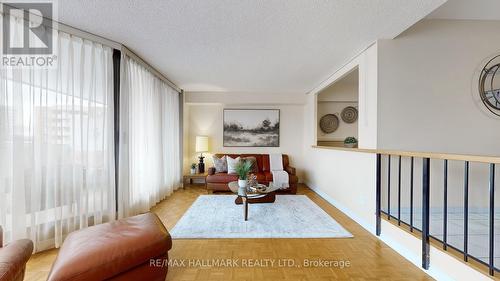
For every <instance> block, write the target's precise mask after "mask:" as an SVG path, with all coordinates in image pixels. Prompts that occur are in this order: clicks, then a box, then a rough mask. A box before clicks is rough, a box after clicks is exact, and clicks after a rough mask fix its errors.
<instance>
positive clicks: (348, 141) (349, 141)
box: [344, 137, 358, 148]
mask: <svg viewBox="0 0 500 281" xmlns="http://www.w3.org/2000/svg"><path fill="white" fill-rule="evenodd" d="M357 144H358V140H357V139H356V138H355V137H347V138H345V140H344V147H349V148H353V147H356V145H357Z"/></svg>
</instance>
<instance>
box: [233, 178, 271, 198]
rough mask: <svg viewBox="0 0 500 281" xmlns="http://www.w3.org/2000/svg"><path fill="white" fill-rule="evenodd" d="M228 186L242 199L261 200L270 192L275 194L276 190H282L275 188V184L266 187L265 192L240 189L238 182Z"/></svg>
mask: <svg viewBox="0 0 500 281" xmlns="http://www.w3.org/2000/svg"><path fill="white" fill-rule="evenodd" d="M228 186H229V189H231V191H232V192H233V193H235V194H237V195H238V196H240V197H247V198H259V197H263V196H265V195H266V194H267V193H270V192H273V191H276V190H278V189H280V188H279V187H277V186H274V185H273V182H270V183H269V186H266V189H265V190H259V191H257V190H252V189H250V188H245V187H240V186H239V185H238V182H237V181H232V182H230V183H229V184H228ZM261 186H262V184H261Z"/></svg>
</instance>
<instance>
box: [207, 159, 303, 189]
mask: <svg viewBox="0 0 500 281" xmlns="http://www.w3.org/2000/svg"><path fill="white" fill-rule="evenodd" d="M224 155H228V156H229V157H231V158H236V157H238V156H239V157H250V156H253V157H255V159H257V167H258V170H259V171H258V173H256V174H255V175H256V176H257V181H258V182H259V183H261V184H265V185H267V184H269V182H271V181H273V174H272V173H271V169H270V168H271V167H270V164H269V154H215V156H217V157H222V156H224ZM283 169H284V170H285V171H286V172H287V173H288V176H289V184H290V187H289V188H287V189H284V190H279V191H278V192H279V193H291V194H295V193H297V183H298V182H299V178H298V177H297V176H296V175H295V168H294V167H292V166H290V160H289V159H288V155H286V154H283ZM237 180H238V175H235V174H228V173H216V172H215V168H214V167H210V168H208V176H207V189H208V190H212V191H229V190H230V189H229V187H228V185H227V184H228V183H229V182H231V181H237Z"/></svg>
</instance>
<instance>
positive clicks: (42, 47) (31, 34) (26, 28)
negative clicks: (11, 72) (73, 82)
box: [1, 0, 57, 68]
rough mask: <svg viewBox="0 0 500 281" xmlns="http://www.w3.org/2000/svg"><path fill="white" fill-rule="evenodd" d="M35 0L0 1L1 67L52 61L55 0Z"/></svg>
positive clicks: (32, 64)
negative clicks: (28, 0) (26, 0)
mask: <svg viewBox="0 0 500 281" xmlns="http://www.w3.org/2000/svg"><path fill="white" fill-rule="evenodd" d="M35 1H36V0H35ZM35 1H33V0H32V2H25V1H15V0H14V1H10V2H1V8H2V29H1V30H2V58H1V66H2V67H22V68H24V67H42V68H46V67H52V66H54V65H55V63H54V60H55V59H56V57H55V55H54V53H55V52H54V45H55V44H54V42H55V35H56V34H57V32H56V31H54V29H55V26H54V25H55V18H54V16H55V13H54V3H53V1H37V2H35ZM52 19H54V21H53V20H52Z"/></svg>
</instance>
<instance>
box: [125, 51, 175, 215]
mask: <svg viewBox="0 0 500 281" xmlns="http://www.w3.org/2000/svg"><path fill="white" fill-rule="evenodd" d="M120 67H121V77H120V83H121V85H120V145H119V151H120V152H119V164H118V169H119V176H118V189H119V192H118V201H119V204H118V212H119V217H128V216H131V215H135V214H138V213H142V212H147V211H148V210H149V209H150V208H151V207H152V206H154V205H155V204H156V203H158V202H159V201H160V200H162V199H163V198H165V197H166V196H168V195H170V194H171V193H172V192H173V191H174V190H175V189H177V188H178V187H179V185H180V169H181V166H180V163H179V149H180V145H179V94H178V93H177V91H175V90H174V89H173V88H171V87H170V86H169V85H167V84H166V83H165V82H164V81H162V80H161V79H159V78H158V77H156V76H155V75H153V74H152V73H151V72H150V71H148V70H147V69H146V68H145V67H143V66H142V65H140V64H139V63H138V62H136V61H135V60H134V59H132V58H130V57H129V56H127V55H125V54H122V59H121V63H120Z"/></svg>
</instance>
